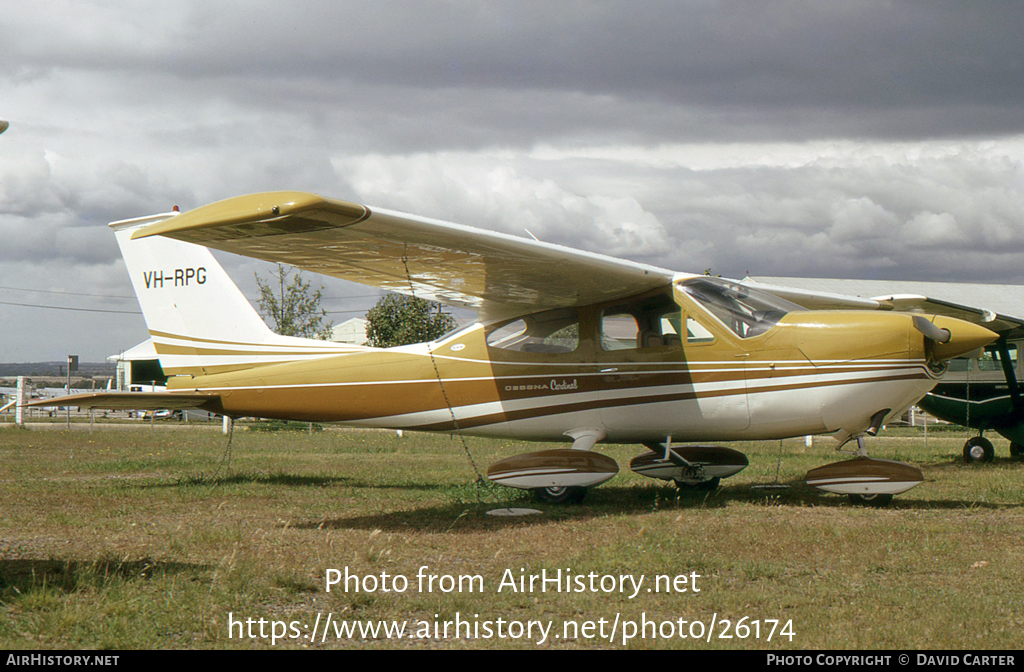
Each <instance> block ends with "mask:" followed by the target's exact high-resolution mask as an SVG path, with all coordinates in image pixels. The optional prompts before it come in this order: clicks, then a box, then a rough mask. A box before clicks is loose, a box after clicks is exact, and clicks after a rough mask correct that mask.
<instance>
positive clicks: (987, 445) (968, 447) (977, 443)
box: [964, 435, 1020, 464]
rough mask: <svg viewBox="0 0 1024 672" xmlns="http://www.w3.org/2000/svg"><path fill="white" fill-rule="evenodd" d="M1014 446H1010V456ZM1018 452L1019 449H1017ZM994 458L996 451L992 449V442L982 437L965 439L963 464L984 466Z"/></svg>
mask: <svg viewBox="0 0 1024 672" xmlns="http://www.w3.org/2000/svg"><path fill="white" fill-rule="evenodd" d="M1014 445H1016V444H1010V454H1011V455H1013V454H1014V452H1013V448H1014ZM1017 449H1018V450H1020V447H1019V446H1018V448H1017ZM995 457H996V450H995V448H993V447H992V442H991V441H989V440H988V439H986V438H985V437H984V436H980V435H979V436H974V437H971V438H969V439H967V443H965V444H964V462H966V463H967V464H985V463H988V462H991V461H992V460H994V459H995Z"/></svg>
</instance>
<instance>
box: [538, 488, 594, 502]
mask: <svg viewBox="0 0 1024 672" xmlns="http://www.w3.org/2000/svg"><path fill="white" fill-rule="evenodd" d="M533 494H534V496H535V497H536V498H537V499H539V500H540V501H542V502H544V503H545V504H566V503H568V504H579V503H580V502H582V501H583V498H584V497H586V496H587V489H586V488H582V487H580V486H578V485H567V486H552V487H550V488H534V490H533Z"/></svg>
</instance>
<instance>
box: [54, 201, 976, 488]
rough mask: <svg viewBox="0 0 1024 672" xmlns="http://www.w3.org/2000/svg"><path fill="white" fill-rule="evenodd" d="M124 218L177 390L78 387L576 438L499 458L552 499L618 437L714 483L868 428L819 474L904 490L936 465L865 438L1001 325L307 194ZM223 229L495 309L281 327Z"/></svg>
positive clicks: (319, 266)
mask: <svg viewBox="0 0 1024 672" xmlns="http://www.w3.org/2000/svg"><path fill="white" fill-rule="evenodd" d="M111 227H113V229H114V232H115V234H116V237H117V240H118V243H119V244H120V246H121V251H122V254H123V255H124V259H125V263H126V265H127V267H128V272H129V274H130V276H131V281H132V284H133V285H134V287H135V292H136V294H137V295H138V298H139V303H140V304H141V306H142V310H143V313H144V315H145V319H146V324H147V326H148V328H149V332H150V334H151V336H152V340H153V343H154V345H155V347H156V351H157V353H158V355H159V357H160V362H161V365H162V367H163V369H164V371H165V372H166V373H167V374H168V375H169V376H170V379H169V381H168V384H167V392H166V393H162V394H160V393H158V394H143V395H139V394H135V393H122V394H118V393H111V392H102V393H96V394H84V395H74V396H72V397H65V398H62V399H60V402H61V403H62V404H68V405H76V406H82V407H96V408H118V407H120V408H146V407H149V408H186V407H199V408H203V409H207V410H210V411H214V412H216V413H221V414H225V415H227V416H231V417H241V416H256V417H263V418H283V419H293V420H304V421H318V422H320V421H325V422H339V423H345V424H347V425H353V426H363V427H382V428H394V429H405V430H422V431H438V432H446V433H463V434H473V435H483V436H500V437H514V438H517V439H527V440H535V441H551V442H559V441H561V442H566V443H568V442H571V448H563V449H556V450H546V451H540V452H535V453H529V454H525V455H517V456H514V457H510V458H508V459H505V460H502V461H500V462H498V463H496V464H493V465H491V467H490V469H489V470H488V476H489V478H491V479H492V480H495V481H497V482H500V483H504V484H506V485H509V486H512V487H517V488H524V489H530V490H534V491H535V492H536V493H537V494H538V496H540V497H541V499H544V500H545V501H563V500H578V499H580V498H582V496H583V494H584V493H585V492H586V488H589V487H593V486H595V485H598V484H600V483H602V482H604V481H606V480H608V479H609V478H611V477H613V476H614V475H615V474H616V473H617V472H618V465H617V464H616V462H615V461H614V460H612V459H611V458H609V457H607V456H604V455H601V454H600V453H599V452H596V451H595V450H594V448H595V445H596V444H597V443H598V442H600V441H609V442H615V443H637V444H642V445H643V446H646V452H644V453H643V454H641V455H639V456H638V457H637V458H636V459H634V460H633V462H632V464H631V467H632V468H633V469H634V470H635V471H637V472H638V473H641V474H645V475H648V476H652V477H654V478H660V479H664V480H672V481H675V482H676V483H677V484H679V485H680V487H687V486H690V487H715V486H717V484H718V482H719V479H720V478H724V477H727V476H730V475H732V474H734V473H736V472H738V471H740V470H741V469H743V467H745V466H746V464H747V458H746V457H745V456H744V455H743V454H742V453H740V452H738V451H735V450H732V449H729V448H723V447H718V446H714V445H710V442H715V441H741V440H752V439H779V438H785V437H792V436H802V435H807V434H826V433H829V434H834V435H836V436H837V438H839V439H840V440H841V441H845V440H848V439H851V438H853V439H856V440H857V442H858V445H859V450H858V451H857V452H858V453H859V455H858V456H857V457H856V458H855V459H850V460H846V461H841V462H837V463H835V464H832V465H829V466H827V467H822V468H820V469H815V470H813V471H812V472H811V473H810V474H808V482H809V483H810V484H811V485H814V486H816V487H819V488H822V489H825V490H828V491H831V492H838V493H844V494H848V495H850V496H851V498H853V499H855V500H856V501H862V502H867V501H872V502H880V501H888V500H889V499H891V498H892V495H893V494H895V493H899V492H903V491H905V490H907V489H909V488H911V487H913V486H915V485H917V484H918V483H920V482H921V481H922V480H923V479H922V477H921V472H920V470H918V469H917V468H915V467H912V466H910V465H904V464H900V463H895V462H888V461H885V460H873V459H870V458H867V457H866V455H865V454H864V445H863V442H862V440H861V437H863V436H864V435H865V434H873V433H874V432H876V431H877V430H878V429H879V428H880V427H881V425H882V424H883V423H885V422H886V421H887V420H888V419H890V418H893V417H897V416H899V415H900V414H902V413H903V412H904V411H905V410H906V409H907V408H908V407H909V406H910V405H911V404H913V403H914V402H916V401H917V400H918V399H920V398H921V397H922V396H923V395H924V394H925V393H926V392H928V391H929V390H930V389H931V388H932V387H933V386H934V385H935V383H936V381H937V379H938V377H939V375H940V374H941V372H942V371H943V369H944V366H943V362H945V361H946V360H948V359H950V358H952V357H956V356H957V355H960V354H962V353H965V352H968V351H971V350H974V349H976V348H978V347H980V346H983V345H985V344H986V343H988V342H990V341H992V340H993V339H995V337H996V335H995V334H993V333H992V332H990V331H988V330H987V329H985V328H983V327H981V326H978V325H976V324H972V323H970V322H966V321H962V320H957V319H953V318H949V317H936V316H920V315H908V314H901V313H896V312H889V311H885V310H878V311H872V312H865V311H863V310H858V311H809V310H805V309H804V308H802V307H800V306H798V305H796V304H795V303H791V302H789V301H786V300H784V299H780V298H779V297H777V296H773V295H772V294H769V293H766V292H761V291H758V290H755V289H751V288H748V287H746V286H744V285H742V284H740V283H738V282H734V281H729V280H723V279H719V278H711V277H705V276H699V275H691V274H687V273H675V272H672V271H669V270H666V269H662V268H657V267H654V266H647V265H643V264H638V263H634V262H630V261H624V260H621V259H614V258H611V257H607V256H603V255H600V254H593V253H589V252H582V251H579V250H574V249H570V248H566V247H562V246H559V245H553V244H547V243H543V242H539V241H536V240H527V239H524V238H518V237H515V236H509V235H504V234H500V233H494V232H490V231H484V230H480V229H475V228H470V227H466V226H460V225H456V224H451V223H447V222H441V221H436V220H431V219H425V218H422V217H416V216H412V215H407V214H402V213H398V212H392V211H388V210H383V209H377V208H369V207H366V206H363V205H357V204H354V203H347V202H342V201H336V200H329V199H325V198H321V197H319V196H316V195H312V194H307V193H299V192H271V193H263V194H255V195H250V196H242V197H238V198H233V199H229V200H226V201H221V202H218V203H214V204H212V205H208V206H205V207H201V208H197V209H195V210H192V211H190V212H187V213H180V214H179V213H168V214H164V215H157V216H152V217H145V218H141V219H135V220H126V221H121V222H114V223H112V224H111ZM207 247H211V248H216V249H220V250H225V251H228V252H233V253H237V254H242V255H246V256H250V257H255V258H258V259H264V260H267V261H272V262H282V263H285V264H290V265H293V266H296V267H299V268H302V269H306V270H309V271H314V272H317V273H324V274H327V275H331V276H335V277H338V278H344V279H346V280H351V281H354V282H359V283H363V284H367V285H372V286H375V287H379V288H383V289H387V290H391V291H395V292H402V293H406V294H412V295H414V296H417V297H420V298H424V299H430V300H436V301H441V302H443V303H446V304H450V305H456V306H464V307H467V308H471V309H473V310H476V311H477V314H478V317H479V321H478V322H476V323H474V324H472V325H470V326H467V327H464V328H461V329H459V330H457V331H455V332H453V333H450V334H448V335H446V336H444V337H442V338H439V339H438V340H436V341H434V342H432V343H422V344H418V345H408V346H402V347H396V348H388V349H379V348H370V347H359V346H349V345H342V344H338V343H330V342H324V341H318V340H307V339H301V338H291V337H285V336H279V335H277V334H274V333H273V332H271V331H270V329H269V328H268V327H267V326H266V325H265V324H264V322H263V321H262V320H261V319H260V317H259V316H258V315H257V314H256V312H255V310H253V308H252V306H251V305H250V304H249V303H248V301H247V300H246V299H245V298H244V297H243V296H242V294H241V293H240V292H239V291H238V289H237V288H236V287H235V285H234V284H233V283H232V282H231V280H230V278H229V277H228V276H227V275H226V273H225V272H224V271H223V269H222V268H221V267H220V266H219V265H218V264H217V262H216V261H215V260H214V258H213V256H212V255H211V254H210V251H209V250H208V249H207ZM879 307H880V308H885V306H884V305H881V306H879ZM48 403H49V404H51V405H52V404H53V403H54V401H50V402H48Z"/></svg>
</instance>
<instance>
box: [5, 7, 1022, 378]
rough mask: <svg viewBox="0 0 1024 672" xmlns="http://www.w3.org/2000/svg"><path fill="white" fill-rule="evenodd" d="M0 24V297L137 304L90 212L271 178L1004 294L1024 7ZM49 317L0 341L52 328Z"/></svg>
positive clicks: (248, 187)
mask: <svg viewBox="0 0 1024 672" xmlns="http://www.w3.org/2000/svg"><path fill="white" fill-rule="evenodd" d="M3 11H4V13H3V19H2V21H0V91H2V92H3V96H2V97H0V117H4V118H7V119H9V120H10V121H11V122H12V126H11V128H10V130H8V131H7V132H6V133H5V134H4V135H3V136H0V239H2V240H4V241H5V243H4V245H3V246H0V285H5V286H13V287H26V286H27V287H34V288H37V289H50V290H53V291H60V290H62V289H69V288H76V287H78V288H81V287H96V288H101V289H100V290H99V291H98V292H97V293H104V292H107V293H111V294H118V295H121V294H130V293H131V289H130V286H129V284H128V279H127V277H126V276H125V275H124V269H123V265H121V263H120V261H119V254H118V251H117V246H116V244H115V242H114V239H113V236H112V235H111V234H110V231H109V229H108V228H107V227H106V223H107V222H108V221H111V220H118V219H124V218H130V217H135V216H141V215H148V214H152V213H156V212H163V211H167V210H168V209H170V207H171V206H172V205H179V206H181V208H182V209H183V210H187V209H190V208H193V207H197V206H200V205H203V204H205V203H208V202H211V201H214V200H219V199H222V198H227V197H230V196H236V195H238V194H241V193H251V192H255V191H266V190H275V189H301V190H307V191H316V192H320V193H322V194H324V195H327V196H332V197H336V198H343V199H349V200H357V201H363V202H367V203H369V204H370V205H375V206H382V207H393V208H396V209H400V210H406V211H410V212H413V213H416V214H421V215H426V216H433V217H438V218H442V219H450V220H453V221H458V222H462V223H465V224H470V225H476V226H481V227H484V228H492V229H496V230H502V231H507V232H510V233H514V234H518V235H524V234H525V232H524V229H529V230H530V231H531V232H532V233H533V234H535V235H537V236H538V237H540V238H542V239H543V240H548V241H552V242H561V243H565V244H568V245H570V246H573V247H578V248H582V249H587V250H593V251H597V252H605V253H610V254H615V255H620V256H624V257H627V258H633V259H637V260H640V261H647V262H650V263H655V264H658V265H662V266H666V267H669V268H676V269H679V270H689V271H698V272H699V271H701V270H703V269H704V268H707V267H712V268H714V270H715V271H716V272H721V273H725V274H728V275H742V274H744V273H745V272H746V271H748V270H749V271H750V272H751V273H754V274H760V275H768V274H776V275H824V276H829V275H833V276H842V277H889V278H903V279H921V280H941V279H948V280H957V279H970V280H978V281H985V282H1009V281H1024V277H1022V276H1021V272H1020V271H1019V269H1020V268H1021V267H1022V265H1021V263H1020V257H1021V255H1024V248H1022V247H1021V245H1020V244H1019V243H1018V241H1020V240H1024V223H1022V222H1021V220H1020V217H1019V214H1020V212H1021V211H1024V178H1022V177H1021V175H1022V170H1021V166H1022V165H1024V140H1022V137H1021V134H1022V132H1024V87H1022V86H1021V85H1020V82H1021V81H1022V79H1024V77H1022V74H1024V72H1022V61H1024V57H1022V54H1024V46H1022V40H1021V39H1020V36H1019V33H1020V26H1022V25H1024V4H1021V3H1017V2H1012V3H1011V2H962V3H954V2H926V1H921V2H880V1H879V2H876V1H856V2H855V1H835V2H828V3H823V2H817V3H816V2H783V1H766V2H711V1H702V2H688V3H680V2H654V1H645V2H642V3H630V2H601V1H589V2H582V1H581V2H530V1H525V0H518V1H516V2H486V3H479V2H468V1H466V2H463V1H449V2H386V1H382V2H373V3H371V2H326V1H325V2H287V3H283V2H257V1H245V2H241V1H239V2H217V3H200V2H174V3H152V2H148V1H142V0H139V1H134V0H122V1H119V2H114V1H111V2H95V3H89V2H83V1H74V2H72V1H65V0H60V1H58V0H45V1H38V2H24V3H20V2H11V3H7V4H6V5H5V6H4V10H3ZM224 262H225V264H226V265H227V266H228V270H229V272H230V273H232V274H233V275H234V277H235V278H236V280H238V281H239V283H240V284H241V285H242V286H243V290H244V291H247V292H249V293H250V295H251V294H252V290H253V286H254V282H253V280H252V275H253V266H252V265H251V262H249V261H247V260H240V259H238V258H225V259H224ZM346 291H347V290H344V289H339V290H337V291H336V292H335V293H337V294H339V295H340V294H345V293H346ZM353 291H356V292H357V293H360V292H361V293H364V294H365V293H366V292H365V291H363V290H359V289H358V288H356V289H355V290H353ZM81 300H82V301H83V302H88V301H89V300H88V299H81ZM129 303H130V302H129ZM370 303H372V301H371V302H370ZM97 305H100V304H97ZM346 308H347V304H346ZM12 310H13V309H12ZM19 310H21V309H19ZM25 310H29V309H25ZM40 315H41V313H40V312H39V311H36V312H35V313H31V311H30V314H22V313H19V314H18V315H17V316H12V315H10V314H7V313H5V314H4V316H0V317H4V318H5V319H3V320H0V347H2V348H4V350H5V352H18V353H22V354H19V355H16V356H11V357H13V358H24V359H34V358H37V357H38V355H33V354H31V353H32V352H35V351H37V350H38V348H39V347H40V344H39V343H38V342H37V341H38V340H39V339H34V338H32V337H31V336H28V337H26V336H25V330H24V329H21V328H20V326H19V325H22V324H24V323H32V322H33V321H34V320H36V319H38V324H39V325H40V326H41V327H42V326H45V327H46V329H47V333H59V334H64V333H66V332H68V331H69V330H63V331H62V330H61V329H59V328H57V327H56V326H54V325H58V324H60V323H61V321H62V320H65V319H66V318H67V315H65V314H61V313H55V314H54V315H52V317H51V318H47V320H43V319H42V317H39V316H40ZM34 316H35V317H34ZM109 319H110V320H111V321H112V322H111V324H112V325H114V324H117V325H121V326H116V327H112V333H116V334H118V338H127V337H125V336H124V334H130V333H135V332H141V333H144V331H143V330H142V329H141V326H140V325H141V321H140V320H139V319H138V318H135V317H131V316H121V317H110V318H109ZM115 320H116V321H117V322H115ZM133 320H134V321H133ZM100 324H102V322H101V321H99V320H97V325H100ZM133 324H134V325H136V326H135V327H132V326H131V325H133ZM133 329H134V331H133ZM71 331H73V332H74V333H75V334H83V335H84V334H92V333H95V334H97V335H96V336H95V337H92V336H90V337H89V338H90V339H92V340H91V341H90V346H89V347H90V348H91V352H92V355H91V356H90V357H91V358H92V359H99V358H101V357H103V356H105V355H106V354H109V353H110V352H113V351H116V350H117V349H118V348H120V347H130V346H131V345H134V343H133V342H126V343H117V344H115V343H113V342H112V341H111V338H113V337H107V338H104V337H103V335H102V329H101V328H100V327H99V326H97V327H96V328H95V329H84V330H77V331H76V330H71ZM83 338H84V336H83ZM76 343H78V342H77V341H76ZM47 347H51V348H52V347H58V346H56V345H54V344H53V343H50V344H48V345H47ZM68 347H70V346H68ZM59 349H60V351H63V350H64V349H65V347H64V346H59ZM82 353H83V355H84V354H85V350H82Z"/></svg>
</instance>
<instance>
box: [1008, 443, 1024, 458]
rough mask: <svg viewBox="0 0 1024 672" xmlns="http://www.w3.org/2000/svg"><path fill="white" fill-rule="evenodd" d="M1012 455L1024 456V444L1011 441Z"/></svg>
mask: <svg viewBox="0 0 1024 672" xmlns="http://www.w3.org/2000/svg"><path fill="white" fill-rule="evenodd" d="M1010 457H1024V446H1022V445H1020V444H1019V443H1013V442H1012V441H1011V442H1010Z"/></svg>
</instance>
